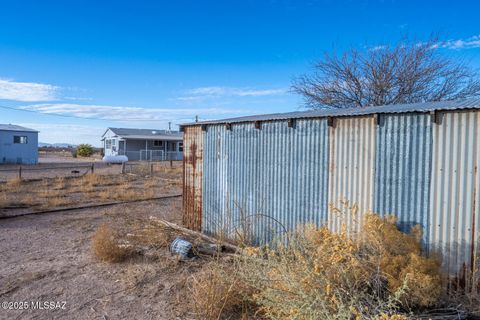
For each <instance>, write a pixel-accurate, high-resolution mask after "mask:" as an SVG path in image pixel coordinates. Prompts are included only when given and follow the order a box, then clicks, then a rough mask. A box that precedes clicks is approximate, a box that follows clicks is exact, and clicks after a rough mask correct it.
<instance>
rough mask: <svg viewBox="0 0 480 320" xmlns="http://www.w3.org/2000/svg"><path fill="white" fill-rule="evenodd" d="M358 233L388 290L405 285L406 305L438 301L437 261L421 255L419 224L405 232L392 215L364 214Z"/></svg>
mask: <svg viewBox="0 0 480 320" xmlns="http://www.w3.org/2000/svg"><path fill="white" fill-rule="evenodd" d="M361 236H362V237H363V241H364V243H363V244H362V245H363V246H364V247H365V248H366V249H367V250H369V251H371V252H372V254H371V259H372V260H373V261H372V262H373V263H374V264H376V265H379V266H380V269H381V270H382V273H383V274H384V276H385V278H386V280H387V282H388V289H389V291H390V292H395V291H397V290H398V289H400V288H401V287H402V286H406V287H407V288H408V290H407V291H408V295H406V296H405V297H404V298H403V299H402V301H403V302H404V304H405V305H408V306H411V305H413V306H421V307H428V306H431V305H433V304H435V303H436V302H437V301H438V299H439V298H440V295H441V294H442V276H441V273H440V261H439V260H438V259H436V258H427V257H425V256H424V255H422V249H421V245H420V239H421V230H420V229H419V227H418V226H415V227H413V228H412V231H411V233H410V234H406V233H403V232H400V231H399V230H398V229H397V226H396V219H395V217H393V216H387V217H385V218H381V217H379V216H378V215H374V214H367V215H366V216H365V219H364V227H363V232H362V234H361Z"/></svg>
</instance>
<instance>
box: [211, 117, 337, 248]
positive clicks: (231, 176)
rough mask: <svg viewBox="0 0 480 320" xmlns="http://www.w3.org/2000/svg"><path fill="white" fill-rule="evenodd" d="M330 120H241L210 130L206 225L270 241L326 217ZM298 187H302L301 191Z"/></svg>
mask: <svg viewBox="0 0 480 320" xmlns="http://www.w3.org/2000/svg"><path fill="white" fill-rule="evenodd" d="M328 143H329V142H328V127H327V123H326V120H320V119H317V120H301V121H298V122H297V123H296V125H295V128H291V127H289V126H288V124H287V123H286V122H272V123H265V124H264V125H262V127H261V129H256V128H255V126H254V124H252V123H247V124H240V125H236V126H235V127H233V128H232V130H231V131H230V130H226V129H225V127H224V126H221V125H213V126H210V127H209V128H208V130H207V131H206V133H205V166H204V195H205V196H204V199H203V226H204V227H203V230H204V232H206V233H209V234H217V235H218V234H224V235H226V236H230V237H232V236H241V237H250V236H253V239H252V240H253V241H254V242H256V243H265V242H267V241H269V240H271V237H272V236H275V235H276V234H278V233H281V232H283V231H284V228H286V229H290V230H291V229H293V228H295V227H296V226H297V225H299V224H305V223H315V224H317V225H320V224H321V222H322V221H325V220H326V213H327V194H328V192H327V187H328V184H327V181H328ZM297 190H302V194H301V195H299V194H298V193H297Z"/></svg>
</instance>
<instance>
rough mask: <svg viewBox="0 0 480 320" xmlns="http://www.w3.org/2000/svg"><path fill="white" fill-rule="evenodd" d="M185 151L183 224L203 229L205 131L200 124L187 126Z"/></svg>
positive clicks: (194, 228)
mask: <svg viewBox="0 0 480 320" xmlns="http://www.w3.org/2000/svg"><path fill="white" fill-rule="evenodd" d="M183 153H184V154H183V159H184V161H183V171H184V173H183V174H184V177H183V179H184V180H183V210H184V215H183V224H184V225H185V226H186V227H187V228H190V229H192V230H201V219H202V183H203V182H202V180H203V132H202V129H201V127H200V126H195V127H188V128H185V138H184V146H183Z"/></svg>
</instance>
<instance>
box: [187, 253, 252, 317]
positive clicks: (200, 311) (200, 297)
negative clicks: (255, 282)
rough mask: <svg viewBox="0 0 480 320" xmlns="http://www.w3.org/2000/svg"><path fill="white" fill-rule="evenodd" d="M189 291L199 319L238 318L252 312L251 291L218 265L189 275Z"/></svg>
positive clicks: (215, 264) (236, 277) (231, 273)
mask: <svg viewBox="0 0 480 320" xmlns="http://www.w3.org/2000/svg"><path fill="white" fill-rule="evenodd" d="M189 283H190V285H189V292H190V294H191V298H192V301H193V306H194V310H195V314H196V316H197V317H198V318H199V319H223V318H230V319H231V318H234V319H240V318H243V316H246V314H247V313H248V312H249V311H250V310H251V309H253V308H252V307H251V301H250V299H249V298H250V297H252V291H251V290H252V288H251V287H249V286H247V285H246V284H245V282H243V281H241V279H240V278H239V277H238V276H237V273H235V272H232V270H227V269H226V266H224V265H222V263H220V262H218V261H217V262H214V263H211V264H208V265H206V266H205V267H204V268H203V269H202V270H201V271H199V272H197V273H196V274H194V275H192V276H191V279H190V281H189Z"/></svg>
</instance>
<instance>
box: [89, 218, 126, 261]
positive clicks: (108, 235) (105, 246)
mask: <svg viewBox="0 0 480 320" xmlns="http://www.w3.org/2000/svg"><path fill="white" fill-rule="evenodd" d="M92 251H93V254H94V255H95V257H97V258H98V259H99V260H100V261H104V262H121V261H124V260H125V259H127V258H128V257H129V256H130V255H131V254H132V250H131V249H129V248H128V247H126V246H122V245H121V244H120V243H119V236H118V233H117V232H115V231H113V230H112V228H111V227H109V226H108V225H106V224H102V225H101V226H100V227H98V229H97V231H96V232H95V235H94V236H93V239H92Z"/></svg>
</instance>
